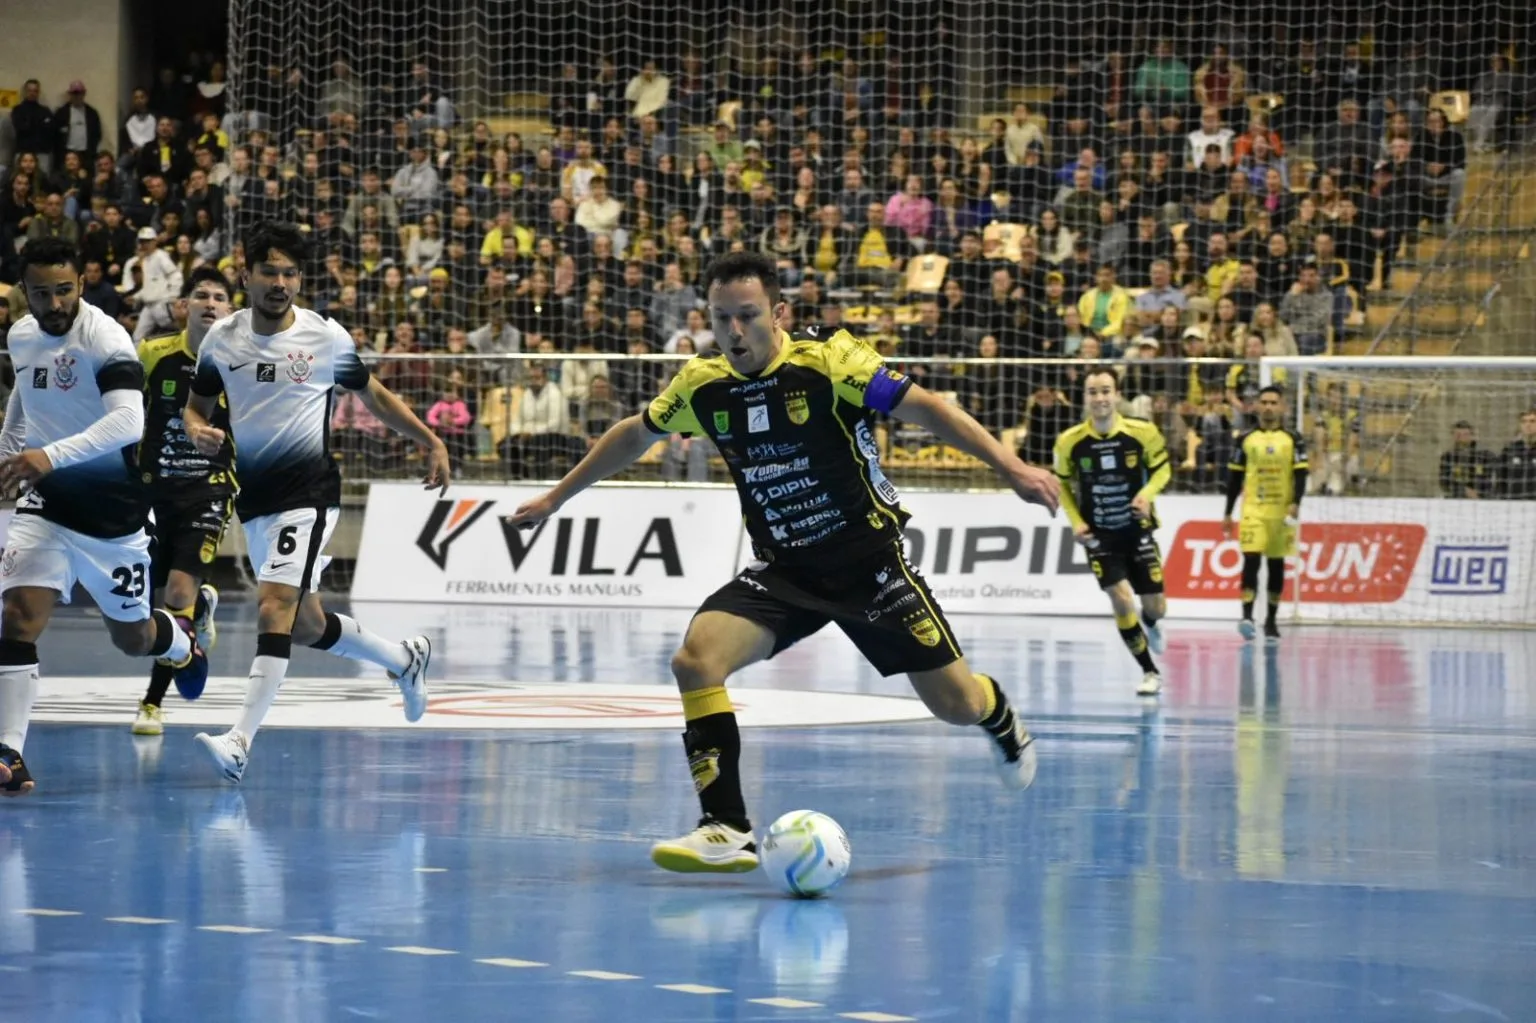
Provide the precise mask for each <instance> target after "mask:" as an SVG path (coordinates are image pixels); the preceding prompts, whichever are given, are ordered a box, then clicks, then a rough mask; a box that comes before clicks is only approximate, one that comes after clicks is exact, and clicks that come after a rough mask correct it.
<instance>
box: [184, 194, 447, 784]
mask: <svg viewBox="0 0 1536 1023" xmlns="http://www.w3.org/2000/svg"><path fill="white" fill-rule="evenodd" d="M245 256H246V261H247V263H246V265H247V269H246V271H245V290H246V294H247V296H248V297H249V300H250V304H249V308H247V309H242V310H241V311H240V312H238V313H235V314H234V315H233V316H230V317H228V318H227V319H224V320H220V321H219V322H218V323H216V324H214V326H213V329H211V330H210V331H209V332H208V336H207V337H206V338H205V339H204V340H203V345H202V349H201V350H200V351H199V352H198V359H197V373H196V375H195V376H194V378H193V380H192V396H191V397H190V398H189V399H188V401H187V407H186V410H185V412H184V417H185V420H186V428H187V436H188V437H190V438H191V439H192V443H193V444H194V445H196V447H197V449H198V450H199V451H201V452H202V453H203V454H205V455H210V456H212V455H215V454H216V453H217V452H218V451H220V450H221V449H222V448H223V447H224V444H225V443H226V440H227V434H226V431H225V430H223V429H221V428H219V427H218V426H215V425H214V422H213V420H214V418H215V416H216V415H218V409H219V397H220V395H223V396H224V398H225V399H226V400H227V401H228V408H229V425H230V430H229V433H232V434H233V436H234V442H235V449H236V451H238V452H239V458H240V493H239V496H237V497H236V498H235V511H237V512H238V513H239V515H240V522H241V525H242V527H243V528H244V530H245V543H246V550H247V552H248V556H249V558H250V563H251V569H252V571H253V572H255V574H256V580H257V590H256V599H257V604H258V610H257V619H258V625H257V632H258V634H257V636H256V657H255V660H254V661H253V662H252V664H251V672H250V678H249V681H248V682H247V685H246V691H245V704H244V708H243V709H242V711H241V713H240V719H239V721H238V722H236V724H235V726H234V727H233V728H232V729H230V730H229V731H228V732H225V733H224V734H222V735H217V736H215V735H209V734H207V733H200V734H199V735H198V736H197V741H198V742H199V743H200V744H201V745H202V747H203V748H204V750H206V751H207V753H208V755H209V756H210V757H211V758H212V760H213V762H214V765H215V766H216V767H217V768H218V769H219V771H220V773H222V774H223V775H224V777H226V778H228V779H229V780H230V781H239V780H240V779H241V777H242V776H243V775H244V773H245V767H246V763H247V761H248V759H249V757H250V748H251V743H252V741H253V740H254V739H255V737H256V730H257V729H258V728H260V727H261V722H262V720H263V719H264V718H265V717H266V714H267V711H268V710H269V709H270V708H271V706H272V702H273V701H274V700H275V699H277V691H278V689H279V688H280V687H281V686H282V684H283V678H284V677H285V676H286V675H287V673H288V660H289V656H290V654H291V653H292V650H293V644H294V643H295V642H298V643H303V644H307V645H309V646H311V647H313V648H315V649H316V650H325V651H327V652H329V653H332V654H336V655H337V656H339V657H348V658H351V659H353V660H358V661H368V662H370V663H372V664H376V665H378V666H380V667H382V668H384V669H385V670H386V671H387V672H388V673H389V676H390V678H392V679H394V680H395V682H396V684H397V685H398V686H399V687H400V693H401V696H402V697H403V698H404V702H405V717H406V720H407V721H417V720H419V719H420V718H421V715H422V714H423V713H425V712H426V708H427V666H428V664H429V662H430V661H431V657H432V645H431V643H430V642H428V640H427V638H426V637H425V636H415V637H412V638H411V639H408V640H405V641H404V642H397V641H391V640H387V639H384V638H383V637H381V636H377V635H375V634H373V633H371V632H369V631H368V630H366V629H364V628H363V627H362V626H361V625H359V624H358V623H357V622H356V621H355V620H354V619H352V618H350V617H348V616H346V615H340V614H335V613H334V612H330V611H327V610H326V609H325V607H324V605H323V604H322V603H321V601H320V594H319V592H318V591H319V589H320V574H321V572H322V571H324V569H325V566H326V565H327V564H329V563H330V560H331V559H330V558H329V557H328V556H326V554H325V548H326V545H327V544H328V543H329V542H330V539H331V533H332V531H333V530H334V529H335V528H336V522H337V519H338V518H339V517H340V515H341V473H340V471H339V470H338V469H337V468H336V462H335V459H334V458H333V457H332V454H331V451H330V450H329V439H330V421H331V411H332V404H333V398H334V392H335V389H336V388H338V387H341V388H345V389H347V390H349V391H353V392H356V393H357V394H358V395H359V396H360V397H361V398H362V400H363V404H364V405H366V406H367V407H368V408H369V410H370V411H372V412H373V414H374V415H375V416H377V417H378V418H379V421H380V422H382V423H384V424H385V425H386V426H389V427H390V428H391V429H393V430H394V431H395V432H396V433H398V434H400V435H402V436H404V437H408V438H410V439H411V440H414V441H416V442H417V443H418V444H420V445H421V446H422V447H424V448H426V449H427V452H428V457H427V477H426V485H427V487H428V488H435V489H439V490H446V489H447V487H448V476H449V463H448V449H447V447H446V446H445V445H444V444H443V442H442V440H441V439H440V438H438V437H437V435H436V434H434V433H433V432H432V431H431V430H430V429H428V428H427V426H426V425H425V424H423V423H422V422H421V420H420V419H418V418H416V414H415V413H414V412H412V411H411V410H410V407H409V406H407V405H406V404H405V402H403V401H401V400H400V398H399V397H398V396H396V395H395V394H393V393H392V392H391V391H390V390H389V389H388V388H386V387H385V386H384V385H383V384H381V383H379V381H378V380H377V379H375V378H374V377H373V376H372V375H371V374H370V373H369V371H368V367H367V366H365V365H364V364H363V362H362V360H361V359H359V358H358V356H357V350H356V348H355V347H354V346H353V344H352V338H351V336H350V335H349V334H348V333H347V331H346V329H345V328H343V327H342V326H341V325H340V324H338V323H336V322H335V321H334V320H330V319H327V318H325V317H323V316H320V315H319V314H318V313H314V312H311V311H309V310H308V309H301V308H299V307H297V306H295V305H294V300H295V299H296V298H298V296H299V289H300V287H301V286H302V285H303V280H304V276H303V270H302V267H304V266H305V265H306V260H307V259H308V256H309V253H308V246H307V245H306V244H305V240H304V235H303V233H302V232H301V231H300V230H299V229H298V228H297V227H294V226H292V225H290V224H275V223H266V224H261V225H259V226H258V227H256V228H255V230H253V231H252V232H251V234H250V236H249V237H248V238H247V239H246V242H245Z"/></svg>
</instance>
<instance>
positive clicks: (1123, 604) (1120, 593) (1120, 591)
mask: <svg viewBox="0 0 1536 1023" xmlns="http://www.w3.org/2000/svg"><path fill="white" fill-rule="evenodd" d="M1106 592H1107V593H1108V594H1109V604H1110V606H1111V607H1113V608H1114V609H1115V616H1116V617H1118V618H1124V617H1125V616H1126V615H1128V614H1131V613H1132V612H1133V611H1135V610H1136V595H1135V594H1134V593H1132V592H1131V584H1130V583H1128V582H1126V581H1125V580H1123V579H1122V580H1121V581H1120V582H1118V583H1115V585H1113V586H1111V587H1110V588H1109V589H1108V590H1107V591H1106Z"/></svg>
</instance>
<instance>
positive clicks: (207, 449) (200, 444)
mask: <svg viewBox="0 0 1536 1023" xmlns="http://www.w3.org/2000/svg"><path fill="white" fill-rule="evenodd" d="M187 439H188V440H190V441H191V442H192V446H193V447H195V448H197V450H198V451H199V452H200V453H202V454H205V455H216V454H218V453H219V450H220V449H221V448H223V447H224V431H223V430H221V429H219V428H218V427H217V426H203V425H201V424H199V423H187Z"/></svg>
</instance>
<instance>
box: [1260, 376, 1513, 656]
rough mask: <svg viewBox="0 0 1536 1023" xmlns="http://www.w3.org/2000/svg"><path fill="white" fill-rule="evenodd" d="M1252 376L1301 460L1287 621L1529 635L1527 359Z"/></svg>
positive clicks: (1287, 595) (1288, 590) (1287, 590)
mask: <svg viewBox="0 0 1536 1023" xmlns="http://www.w3.org/2000/svg"><path fill="white" fill-rule="evenodd" d="M1260 379H1261V381H1262V382H1263V383H1264V384H1266V385H1268V384H1275V385H1278V386H1280V387H1282V388H1283V389H1284V390H1285V392H1286V396H1287V399H1288V403H1289V408H1288V413H1287V422H1288V425H1290V426H1291V427H1292V428H1294V429H1296V430H1297V431H1298V432H1299V433H1300V434H1301V435H1302V437H1303V439H1305V440H1306V441H1307V444H1308V447H1309V457H1310V465H1311V469H1310V473H1309V476H1310V479H1309V485H1308V491H1309V493H1308V496H1307V497H1306V498H1305V500H1304V501H1303V502H1302V506H1301V515H1300V522H1299V523H1298V540H1299V548H1300V550H1299V553H1298V556H1297V557H1295V558H1294V559H1292V561H1291V565H1290V570H1289V571H1288V573H1287V574H1288V576H1289V577H1290V581H1289V582H1288V584H1287V589H1286V600H1287V603H1288V604H1289V607H1288V608H1287V611H1288V617H1289V618H1290V619H1291V620H1293V621H1304V622H1323V623H1344V622H1350V623H1360V624H1392V625H1411V624H1429V625H1457V626H1469V627H1532V626H1536V586H1533V582H1536V436H1533V435H1532V434H1531V420H1530V419H1528V418H1527V417H1526V416H1525V414H1526V413H1527V412H1530V411H1531V410H1532V409H1536V357H1509V358H1491V357H1482V358H1434V357H1372V356H1358V357H1350V356H1343V357H1341V356H1314V357H1266V358H1265V359H1264V360H1263V361H1262V363H1261V367H1260ZM1260 599H1261V600H1262V597H1261V598H1260Z"/></svg>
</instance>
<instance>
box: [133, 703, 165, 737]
mask: <svg viewBox="0 0 1536 1023" xmlns="http://www.w3.org/2000/svg"><path fill="white" fill-rule="evenodd" d="M133 734H134V735H164V734H165V711H163V710H161V709H160V708H159V707H156V706H155V705H154V704H150V703H141V704H139V713H138V716H137V717H135V718H134V719H133Z"/></svg>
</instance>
